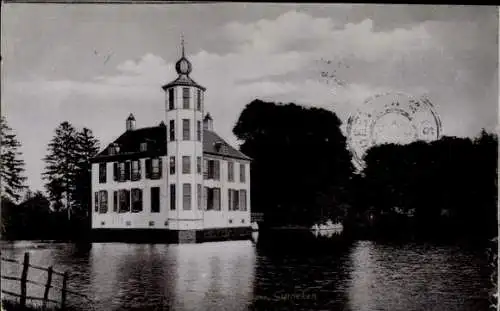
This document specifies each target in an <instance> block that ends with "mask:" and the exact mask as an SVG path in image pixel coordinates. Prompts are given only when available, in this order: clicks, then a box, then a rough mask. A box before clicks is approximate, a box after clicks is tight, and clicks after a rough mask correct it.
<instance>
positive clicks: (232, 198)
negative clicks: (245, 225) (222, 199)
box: [228, 189, 239, 211]
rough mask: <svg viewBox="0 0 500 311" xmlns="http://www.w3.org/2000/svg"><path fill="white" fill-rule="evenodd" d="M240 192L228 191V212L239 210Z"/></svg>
mask: <svg viewBox="0 0 500 311" xmlns="http://www.w3.org/2000/svg"><path fill="white" fill-rule="evenodd" d="M238 194H239V192H238V190H234V189H228V210H230V211H237V210H238V209H239V207H238V205H239V197H238Z"/></svg>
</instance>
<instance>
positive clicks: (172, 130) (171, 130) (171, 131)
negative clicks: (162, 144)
mask: <svg viewBox="0 0 500 311" xmlns="http://www.w3.org/2000/svg"><path fill="white" fill-rule="evenodd" d="M168 129H169V138H170V141H174V140H175V120H170V124H169V127H168Z"/></svg>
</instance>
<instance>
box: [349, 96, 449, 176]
mask: <svg viewBox="0 0 500 311" xmlns="http://www.w3.org/2000/svg"><path fill="white" fill-rule="evenodd" d="M441 132H442V128H441V120H440V118H439V115H438V114H437V112H436V110H435V108H434V106H433V104H432V103H431V102H430V100H429V99H427V98H425V97H421V98H416V97H414V96H412V95H408V94H404V93H399V92H398V93H383V94H377V95H375V96H372V97H370V98H368V99H367V100H366V101H365V102H364V103H363V105H362V107H361V108H360V109H358V110H357V111H356V112H355V113H354V114H352V115H351V116H350V117H349V119H348V121H347V141H348V146H349V149H350V150H351V153H352V155H353V159H354V162H355V163H356V164H357V165H358V166H360V167H363V166H364V161H363V156H364V154H365V153H366V151H367V150H368V149H369V148H371V147H373V146H375V145H378V144H384V143H399V144H405V143H410V142H413V141H416V140H423V141H432V140H436V139H439V137H440V135H441Z"/></svg>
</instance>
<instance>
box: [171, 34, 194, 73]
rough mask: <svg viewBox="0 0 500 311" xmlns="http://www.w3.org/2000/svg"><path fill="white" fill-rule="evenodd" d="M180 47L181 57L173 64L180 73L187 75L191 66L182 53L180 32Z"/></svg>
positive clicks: (182, 35) (182, 46)
mask: <svg viewBox="0 0 500 311" xmlns="http://www.w3.org/2000/svg"><path fill="white" fill-rule="evenodd" d="M181 49H182V56H181V59H179V60H178V61H177V63H176V64H175V70H176V71H177V73H178V74H180V75H189V73H190V72H191V69H192V67H191V63H190V62H189V61H188V60H187V58H186V55H185V54H184V34H181Z"/></svg>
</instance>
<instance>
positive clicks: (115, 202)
mask: <svg viewBox="0 0 500 311" xmlns="http://www.w3.org/2000/svg"><path fill="white" fill-rule="evenodd" d="M117 211H118V191H113V212H117Z"/></svg>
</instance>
